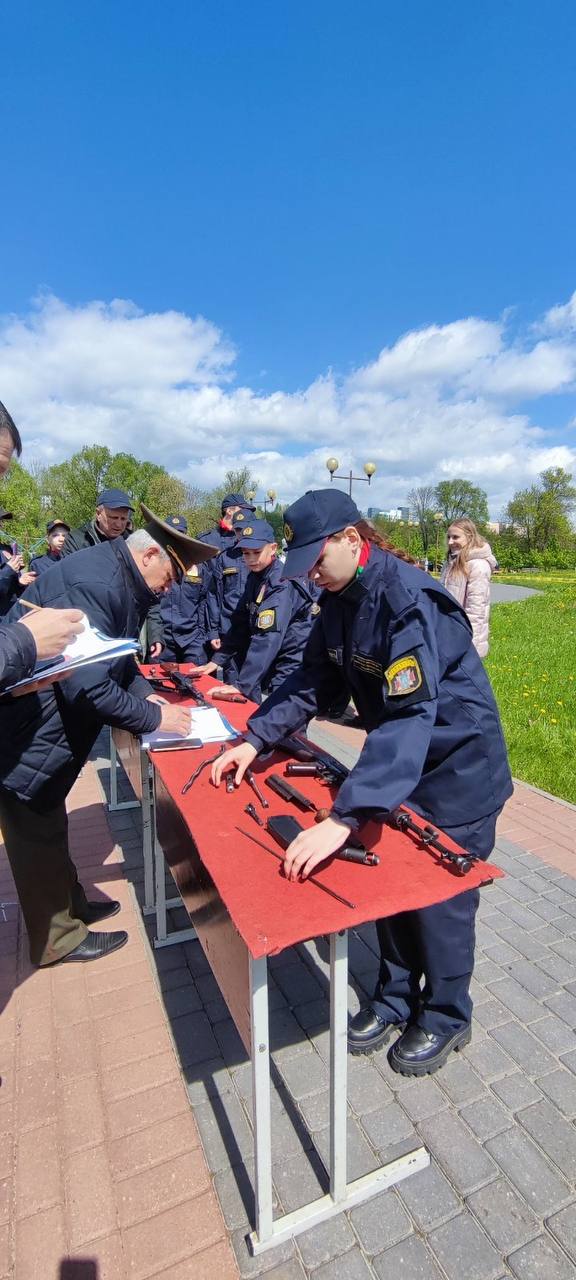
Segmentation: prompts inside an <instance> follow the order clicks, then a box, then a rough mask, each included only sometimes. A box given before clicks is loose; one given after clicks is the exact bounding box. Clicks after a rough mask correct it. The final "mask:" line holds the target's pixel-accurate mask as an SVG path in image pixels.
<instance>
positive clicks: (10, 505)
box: [0, 460, 47, 552]
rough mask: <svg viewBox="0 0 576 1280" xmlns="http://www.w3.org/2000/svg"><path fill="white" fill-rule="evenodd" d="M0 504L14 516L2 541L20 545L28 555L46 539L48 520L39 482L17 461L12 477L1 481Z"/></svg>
mask: <svg viewBox="0 0 576 1280" xmlns="http://www.w3.org/2000/svg"><path fill="white" fill-rule="evenodd" d="M0 504H1V505H2V506H3V507H4V510H5V511H12V512H13V515H14V519H13V520H10V521H6V524H5V525H4V526H3V529H2V535H1V540H2V541H5V542H18V543H19V544H20V546H22V547H23V548H24V550H25V551H26V552H28V551H29V549H30V547H31V546H33V545H34V543H37V542H39V540H40V539H41V538H43V537H44V535H45V533H46V519H47V517H46V514H45V512H44V510H43V506H42V498H41V494H40V489H39V486H38V484H37V482H36V480H35V479H34V477H33V476H31V475H30V473H29V472H28V471H26V469H25V468H24V467H23V466H22V465H21V464H20V463H19V462H16V461H15V460H14V461H13V462H11V463H10V472H9V474H8V475H7V476H3V477H2V479H1V480H0Z"/></svg>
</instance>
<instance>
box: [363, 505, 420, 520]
mask: <svg viewBox="0 0 576 1280" xmlns="http://www.w3.org/2000/svg"><path fill="white" fill-rule="evenodd" d="M375 516H382V518H383V519H384V520H406V521H408V520H409V519H410V507H391V509H390V510H389V511H382V509H381V508H380V507H368V519H369V520H373V519H374V517H375Z"/></svg>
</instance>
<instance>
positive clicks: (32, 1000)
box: [0, 726, 576, 1280]
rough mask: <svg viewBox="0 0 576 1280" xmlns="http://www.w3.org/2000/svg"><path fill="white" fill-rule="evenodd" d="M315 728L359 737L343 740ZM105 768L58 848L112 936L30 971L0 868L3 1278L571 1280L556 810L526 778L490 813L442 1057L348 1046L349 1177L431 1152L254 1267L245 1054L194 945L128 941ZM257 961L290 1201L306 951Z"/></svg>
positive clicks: (562, 839)
mask: <svg viewBox="0 0 576 1280" xmlns="http://www.w3.org/2000/svg"><path fill="white" fill-rule="evenodd" d="M326 732H327V727H326V726H319V727H318V734H319V735H320V736H322V735H325V734H326ZM330 732H331V733H334V732H335V731H334V729H331V730H330ZM336 736H337V737H338V738H339V739H340V747H341V749H343V750H344V754H345V750H346V748H347V747H348V749H349V750H350V752H353V751H354V750H355V749H357V744H358V735H357V734H356V733H355V732H354V731H353V730H347V729H340V730H338V731H337V733H336ZM106 768H107V766H106V762H105V760H104V759H103V758H100V759H98V760H97V761H96V768H94V766H93V765H89V766H87V768H86V770H85V771H84V775H83V777H82V779H81V780H80V781H79V783H78V784H77V787H76V788H75V790H74V793H73V796H72V814H71V829H72V839H73V848H74V856H75V858H76V861H77V862H78V864H79V866H80V869H81V875H82V878H83V879H84V881H85V882H88V883H90V882H92V883H94V884H95V885H96V886H98V887H99V888H101V890H102V892H103V893H105V894H110V895H111V896H113V897H118V898H120V899H121V901H122V904H123V911H122V914H121V916H120V917H117V918H116V919H114V920H112V921H110V922H109V923H110V928H114V927H127V928H128V930H129V932H130V942H129V944H128V946H127V947H126V948H124V949H123V950H122V951H121V952H118V953H117V954H116V955H114V956H111V957H108V958H107V959H106V960H103V961H101V962H98V963H97V964H94V965H93V966H81V967H80V972H78V971H77V970H76V969H75V968H74V967H73V966H70V967H69V968H66V967H64V968H62V969H60V970H58V969H55V970H54V971H53V972H48V971H44V972H34V971H31V969H30V966H29V965H28V963H27V960H26V958H25V949H24V941H23V938H22V936H21V929H20V924H19V918H18V911H17V908H16V907H15V906H14V905H13V903H14V891H13V887H12V884H11V878H10V874H9V871H8V869H7V865H6V863H5V861H2V863H0V900H1V901H2V902H4V903H5V904H6V905H5V906H4V908H3V911H2V912H0V922H1V923H0V981H1V984H2V994H3V996H4V1000H3V1004H5V1008H4V1012H3V1014H2V1017H1V1020H0V1072H1V1075H2V1088H1V1089H0V1115H1V1120H2V1126H1V1127H2V1133H3V1140H2V1142H1V1143H0V1165H1V1167H0V1278H2V1280H3V1278H4V1277H15V1278H16V1280H36V1278H38V1280H140V1278H142V1280H144V1278H145V1277H162V1278H163V1280H228V1277H230V1278H232V1277H236V1276H238V1274H240V1275H241V1276H243V1277H249V1276H256V1275H261V1274H264V1273H266V1275H267V1276H268V1277H270V1280H274V1278H276V1280H304V1277H311V1276H312V1277H314V1280H340V1278H342V1280H344V1278H346V1280H375V1278H376V1277H378V1278H381V1280H389V1277H391V1276H396V1275H401V1276H402V1280H456V1278H458V1280H500V1278H501V1277H504V1276H506V1277H514V1278H515V1280H569V1278H570V1280H574V1277H575V1276H576V1192H575V1181H576V1131H575V1127H574V1122H575V1120H576V874H575V873H576V808H575V807H573V806H570V805H566V804H562V802H560V801H557V800H554V799H553V798H552V797H547V796H545V795H542V794H541V793H539V792H537V791H534V790H533V789H532V788H529V787H526V786H523V785H518V786H517V787H516V791H515V794H514V797H513V799H512V800H511V801H510V803H509V804H508V805H507V806H506V810H505V813H504V814H503V815H502V818H501V820H500V824H499V834H498V846H497V854H496V855H495V861H497V862H499V863H500V865H501V866H502V867H503V869H504V870H505V871H506V873H507V876H506V879H505V880H503V881H498V883H497V884H494V885H493V886H491V887H490V888H488V889H485V890H483V892H482V904H481V909H480V914H479V920H478V953H477V955H478V960H477V967H476V973H475V978H474V999H475V1020H474V1035H473V1039H472V1042H471V1044H470V1045H469V1046H468V1047H467V1048H466V1049H465V1050H464V1052H463V1053H461V1054H460V1055H458V1056H456V1055H454V1056H453V1058H452V1059H451V1060H450V1062H449V1063H448V1064H447V1066H446V1067H445V1068H444V1070H443V1071H441V1072H439V1073H438V1074H437V1075H435V1076H434V1077H430V1078H426V1079H423V1080H419V1081H413V1080H409V1079H404V1078H402V1077H399V1076H396V1075H395V1074H394V1073H393V1072H392V1071H391V1069H390V1067H389V1065H388V1061H387V1057H386V1054H385V1052H380V1053H377V1054H375V1055H373V1056H371V1057H370V1058H351V1059H349V1176H350V1177H358V1176H360V1175H361V1174H363V1173H365V1172H367V1171H368V1170H369V1169H371V1168H374V1167H376V1165H377V1164H378V1163H380V1162H381V1161H382V1160H383V1159H391V1158H393V1157H394V1156H395V1155H399V1154H401V1153H403V1152H405V1151H407V1150H410V1149H412V1148H413V1147H414V1146H417V1145H419V1144H420V1143H422V1142H423V1143H424V1144H425V1145H426V1146H427V1147H428V1149H429V1151H430V1153H431V1156H432V1163H431V1166H430V1168H429V1169H427V1170H424V1171H423V1172H421V1173H419V1174H416V1175H414V1176H413V1177H411V1178H410V1179H408V1180H407V1181H406V1182H404V1183H402V1184H401V1185H400V1186H399V1187H398V1188H397V1189H396V1188H395V1189H392V1190H390V1191H387V1192H384V1193H383V1194H381V1195H380V1196H378V1197H375V1198H374V1199H373V1200H371V1201H369V1202H368V1203H367V1204H365V1205H361V1206H359V1207H358V1208H356V1209H354V1210H353V1211H352V1212H350V1213H347V1214H342V1215H340V1216H339V1217H338V1218H336V1219H334V1220H332V1221H330V1222H328V1223H324V1224H321V1225H320V1226H318V1227H316V1228H314V1229H313V1230H311V1231H309V1232H307V1233H306V1234H304V1235H302V1236H300V1237H298V1239H297V1240H296V1241H294V1242H290V1243H288V1244H285V1245H283V1246H281V1247H280V1248H278V1249H276V1250H273V1251H271V1252H270V1253H268V1254H264V1255H262V1256H261V1257H260V1258H258V1259H256V1260H255V1259H252V1258H251V1257H250V1256H249V1253H248V1250H247V1247H246V1242H245V1237H246V1233H247V1230H248V1226H249V1223H250V1221H251V1218H252V1213H253V1192H252V1179H253V1160H252V1146H251V1128H250V1100H251V1079H250V1069H249V1064H248V1060H247V1056H246V1053H245V1050H244V1048H243V1046H242V1043H241V1041H240V1039H239V1037H238V1035H237V1033H236V1030H235V1027H234V1025H233V1023H232V1020H231V1019H230V1017H229V1015H228V1012H227V1009H226V1006H225V1004H224V1002H223V1000H222V998H221V997H220V995H219V992H218V988H217V986H216V984H215V982H214V979H213V978H212V975H211V973H210V970H209V967H208V964H207V962H206V960H205V958H204V955H203V952H202V949H201V947H200V945H199V943H197V942H188V943H183V944H179V945H176V946H172V947H169V948H166V949H164V950H161V951H155V952H152V951H150V950H149V948H148V946H147V940H146V933H147V932H148V933H150V932H151V926H150V924H149V923H147V924H146V926H144V925H143V924H142V917H141V916H140V914H139V911H138V909H137V903H138V901H141V899H142V889H143V886H142V879H143V877H142V865H141V846H140V836H139V826H138V813H137V811H123V812H119V813H117V814H110V815H107V814H106V811H105V809H104V806H103V804H102V791H101V789H100V783H99V781H98V774H100V777H102V778H104V779H105V781H106V782H107V776H106ZM2 917H4V918H2ZM171 917H172V923H173V924H174V925H177V924H179V923H182V924H183V923H185V919H184V913H183V911H182V909H180V910H177V911H173V912H172V913H171ZM376 951H377V948H376V942H375V932H374V929H373V926H365V927H364V928H362V929H360V930H358V931H357V932H356V933H355V934H353V935H352V936H351V938H350V968H351V982H350V1008H351V1011H354V1010H355V1009H356V1008H357V1007H358V1003H359V1001H360V1000H361V999H362V998H363V997H364V996H365V995H366V994H369V993H370V991H371V987H372V984H373V981H374V978H375V975H376V972H377V954H376ZM270 968H271V982H270V988H271V1010H272V1012H271V1036H272V1044H273V1097H272V1115H273V1138H274V1152H273V1163H274V1186H275V1196H276V1204H277V1206H278V1207H279V1208H280V1207H281V1208H282V1209H283V1210H285V1211H288V1210H291V1209H294V1208H296V1207H297V1206H298V1205H299V1204H302V1203H304V1202H305V1201H306V1200H308V1199H310V1198H312V1197H313V1196H315V1195H317V1194H321V1191H322V1190H324V1189H325V1186H326V1179H325V1174H324V1170H323V1166H322V1162H321V1158H320V1157H322V1156H325V1155H326V1152H327V1144H328V1105H327V1104H328V1099H327V1090H326V1082H327V1055H328V999H327V997H328V982H327V974H328V949H327V946H326V945H325V944H324V943H323V942H322V941H321V940H319V941H318V942H316V943H307V944H303V945H301V946H299V947H296V948H293V949H291V950H290V951H287V952H284V953H283V954H282V955H280V956H278V957H275V958H273V959H272V960H271V965H270Z"/></svg>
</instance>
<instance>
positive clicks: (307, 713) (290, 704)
mask: <svg viewBox="0 0 576 1280" xmlns="http://www.w3.org/2000/svg"><path fill="white" fill-rule="evenodd" d="M339 689H340V677H339V672H338V668H336V667H335V666H333V665H332V663H331V662H330V660H329V657H328V653H327V650H326V643H325V639H324V631H323V628H322V620H321V618H317V619H316V621H315V622H314V624H313V626H312V630H311V632H310V635H309V638H308V642H307V644H306V648H305V650H304V654H303V659H302V663H301V665H300V666H299V667H298V668H297V670H296V671H294V672H293V673H292V675H291V676H288V679H287V680H285V681H284V683H283V684H281V685H280V688H279V689H276V690H275V692H274V693H272V694H270V697H269V698H267V699H266V702H265V703H264V704H263V706H262V707H260V708H259V709H258V711H255V712H254V713H253V714H252V715H251V716H250V719H249V720H248V727H247V731H246V733H245V734H244V738H245V740H246V741H247V742H250V743H251V745H252V746H253V747H255V749H256V750H257V751H262V750H263V749H264V748H265V747H272V746H274V744H275V743H276V742H279V741H280V739H281V738H284V737H286V735H287V734H290V733H294V731H295V730H296V729H300V728H302V725H304V724H307V723H308V721H309V720H311V719H312V717H313V716H314V715H316V712H317V709H318V705H319V704H321V705H322V706H329V705H330V702H331V700H332V697H333V696H334V694H335V693H336V692H337V691H338V690H339Z"/></svg>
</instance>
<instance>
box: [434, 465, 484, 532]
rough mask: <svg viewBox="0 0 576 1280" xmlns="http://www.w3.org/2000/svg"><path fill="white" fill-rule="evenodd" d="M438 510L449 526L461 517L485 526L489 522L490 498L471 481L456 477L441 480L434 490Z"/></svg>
mask: <svg viewBox="0 0 576 1280" xmlns="http://www.w3.org/2000/svg"><path fill="white" fill-rule="evenodd" d="M434 501H435V504H436V510H437V511H441V512H442V515H443V516H444V519H445V521H446V524H447V525H449V524H451V523H452V521H453V520H457V519H458V517H459V516H468V518H469V519H470V520H473V521H474V524H478V525H483V524H486V522H487V520H488V498H487V496H486V493H485V491H484V489H481V488H480V487H479V486H478V485H476V484H472V482H471V481H470V480H462V479H460V478H459V477H456V478H455V479H454V480H441V481H440V483H439V484H437V485H436V488H435V490H434Z"/></svg>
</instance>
